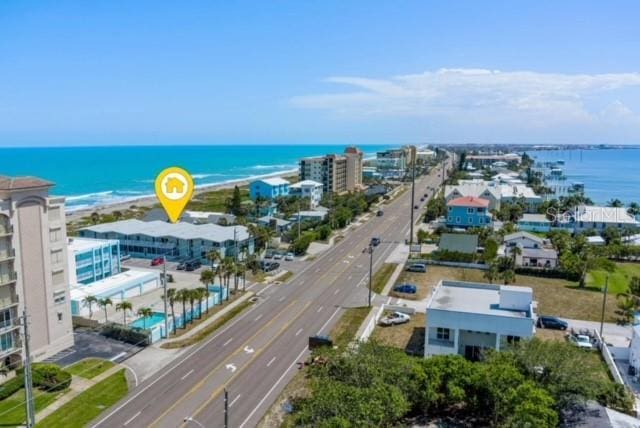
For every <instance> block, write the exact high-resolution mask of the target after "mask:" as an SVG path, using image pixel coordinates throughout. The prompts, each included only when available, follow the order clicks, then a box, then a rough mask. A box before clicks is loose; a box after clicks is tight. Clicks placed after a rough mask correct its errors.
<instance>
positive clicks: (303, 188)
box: [289, 180, 323, 209]
mask: <svg viewBox="0 0 640 428" xmlns="http://www.w3.org/2000/svg"><path fill="white" fill-rule="evenodd" d="M322 187H323V186H322V183H318V182H317V181H313V180H303V181H298V182H297V183H294V184H292V185H291V186H290V187H289V192H290V194H291V195H292V196H298V197H300V198H307V199H309V206H310V208H311V209H313V208H315V207H317V206H318V205H320V201H322Z"/></svg>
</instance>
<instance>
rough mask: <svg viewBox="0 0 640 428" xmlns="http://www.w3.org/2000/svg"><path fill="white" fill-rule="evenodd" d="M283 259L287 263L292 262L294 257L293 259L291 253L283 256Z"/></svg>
mask: <svg viewBox="0 0 640 428" xmlns="http://www.w3.org/2000/svg"><path fill="white" fill-rule="evenodd" d="M284 259H285V260H287V261H289V262H291V261H293V259H294V257H293V253H287V254H285V256H284Z"/></svg>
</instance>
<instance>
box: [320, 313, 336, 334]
mask: <svg viewBox="0 0 640 428" xmlns="http://www.w3.org/2000/svg"><path fill="white" fill-rule="evenodd" d="M340 309H341V308H337V309H336V310H335V311H334V312H333V314H331V316H330V317H329V319H328V320H327V322H325V323H324V324H322V327H320V330H318V334H321V333H322V330H324V328H325V327H326V326H327V325H328V324H329V322H331V320H332V319H333V317H335V316H336V315H337V314H338V312H340Z"/></svg>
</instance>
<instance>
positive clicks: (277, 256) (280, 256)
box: [273, 253, 282, 260]
mask: <svg viewBox="0 0 640 428" xmlns="http://www.w3.org/2000/svg"><path fill="white" fill-rule="evenodd" d="M273 259H274V260H281V259H282V254H280V253H273Z"/></svg>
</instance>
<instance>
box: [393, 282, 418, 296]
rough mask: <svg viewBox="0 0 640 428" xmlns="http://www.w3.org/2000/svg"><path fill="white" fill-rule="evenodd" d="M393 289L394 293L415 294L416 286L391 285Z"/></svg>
mask: <svg viewBox="0 0 640 428" xmlns="http://www.w3.org/2000/svg"><path fill="white" fill-rule="evenodd" d="M393 291H395V292H396V293H406V294H416V293H417V292H418V287H416V286H415V285H413V284H400V285H396V286H395V287H393Z"/></svg>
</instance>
